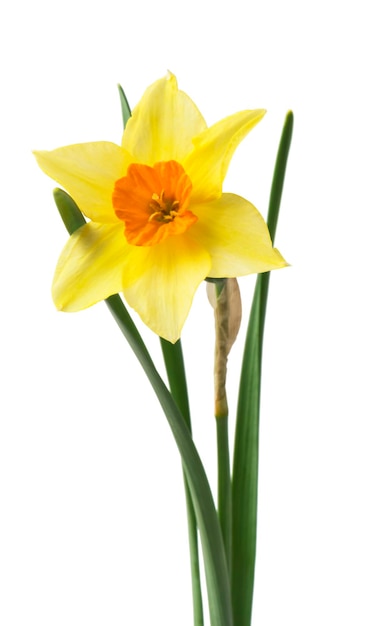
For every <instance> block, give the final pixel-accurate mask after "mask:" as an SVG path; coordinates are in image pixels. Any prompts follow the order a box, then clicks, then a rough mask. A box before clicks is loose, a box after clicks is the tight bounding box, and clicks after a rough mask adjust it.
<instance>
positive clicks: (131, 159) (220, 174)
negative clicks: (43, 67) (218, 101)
mask: <svg viewBox="0 0 381 626" xmlns="http://www.w3.org/2000/svg"><path fill="white" fill-rule="evenodd" d="M264 114H265V111H264V110H262V109H259V110H254V111H241V112H239V113H236V114H234V115H231V116H229V117H227V118H225V119H223V120H221V121H220V122H218V123H216V124H214V125H213V126H211V127H210V128H207V126H206V123H205V121H204V119H203V117H202V116H201V114H200V112H199V111H198V109H197V107H196V106H195V104H194V103H193V102H192V100H191V99H190V98H189V97H188V96H187V95H186V94H185V93H184V92H182V91H179V90H178V88H177V82H176V79H175V77H174V76H173V75H172V74H169V75H168V77H167V78H163V79H161V80H158V81H157V82H155V83H154V84H153V85H151V87H149V88H148V89H147V91H146V92H145V94H144V95H143V97H142V99H141V101H140V102H139V104H138V105H137V107H136V108H135V109H134V110H133V113H132V116H131V118H130V119H129V120H128V122H127V124H126V128H125V131H124V134H123V138H122V145H121V146H118V145H116V144H113V143H110V142H105V141H100V142H95V143H85V144H76V145H71V146H66V147H64V148H59V149H57V150H53V151H51V152H46V151H44V152H36V153H35V155H36V158H37V161H38V164H39V166H40V167H41V169H42V170H43V171H44V172H45V173H46V174H48V175H49V176H50V177H51V178H53V179H54V180H56V181H57V182H58V183H59V184H60V185H62V186H63V187H64V188H65V189H66V190H67V191H68V192H69V194H70V195H71V196H72V197H73V198H74V200H75V201H76V202H77V204H78V206H79V207H80V209H81V211H82V212H83V213H84V215H85V216H86V217H87V218H88V220H89V221H88V222H87V223H86V224H85V225H84V226H82V227H81V228H79V229H78V230H77V231H76V232H75V233H74V234H73V235H72V236H71V237H70V239H69V241H68V242H67V244H66V246H65V247H64V249H63V251H62V253H61V256H60V258H59V261H58V264H57V268H56V272H55V275H54V279H53V299H54V302H55V304H56V306H57V308H58V309H61V310H64V311H78V310H81V309H84V308H86V307H89V306H91V305H92V304H95V303H96V302H99V301H100V300H103V299H105V298H107V297H108V296H110V295H112V294H114V293H119V292H121V291H123V293H124V296H125V298H126V300H127V302H128V304H129V305H130V306H132V307H133V308H134V309H135V310H136V311H137V312H138V314H139V315H140V317H141V318H142V320H143V321H144V322H145V323H146V324H147V326H149V327H150V328H151V329H152V330H153V331H154V332H156V333H157V334H158V335H160V336H162V337H164V338H165V339H168V340H169V341H172V342H175V341H176V340H177V339H178V338H179V336H180V333H181V329H182V327H183V324H184V321H185V319H186V317H187V315H188V312H189V309H190V306H191V303H192V299H193V296H194V293H195V291H196V289H197V287H198V285H199V284H200V283H201V282H202V281H203V280H204V279H205V278H206V277H211V278H227V277H236V276H243V275H245V274H251V273H257V272H266V271H269V270H273V269H276V268H280V267H284V266H285V265H286V262H285V260H284V259H283V257H282V256H281V255H280V253H279V252H278V251H277V250H276V249H274V248H273V247H272V243H271V239H270V236H269V233H268V229H267V226H266V224H265V222H264V220H263V218H262V217H261V215H260V214H259V213H258V211H257V210H256V208H255V207H254V206H253V205H252V204H251V203H250V202H248V201H247V200H245V199H244V198H241V197H240V196H237V195H234V194H231V193H223V192H222V183H223V180H224V178H225V175H226V172H227V168H228V165H229V162H230V159H231V157H232V155H233V153H234V151H235V149H236V147H237V146H238V144H239V143H240V141H241V140H242V139H243V138H244V137H245V136H246V134H247V133H248V132H249V131H250V130H251V129H252V128H253V127H254V126H255V125H256V124H257V122H259V121H260V120H261V118H262V117H263V115H264Z"/></svg>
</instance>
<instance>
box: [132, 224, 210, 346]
mask: <svg viewBox="0 0 381 626" xmlns="http://www.w3.org/2000/svg"><path fill="white" fill-rule="evenodd" d="M209 269H210V257H209V255H208V253H207V252H206V251H205V250H204V249H203V248H202V247H201V246H200V245H199V244H198V243H197V242H195V241H192V240H189V239H188V238H187V236H186V235H179V236H176V237H171V238H169V239H166V240H165V241H164V242H163V243H161V244H158V245H156V246H152V247H148V248H147V247H134V248H133V252H132V253H131V256H130V259H129V264H128V268H127V270H126V273H125V277H124V278H125V284H126V285H127V287H126V288H125V290H124V295H125V298H126V300H127V302H128V304H129V305H130V306H132V307H133V308H134V309H135V310H136V311H137V312H138V314H139V315H140V317H141V318H142V320H143V322H144V323H145V324H146V325H147V326H149V327H150V328H151V330H153V331H154V332H155V333H156V334H157V335H160V337H164V339H167V340H168V341H171V342H172V343H175V342H176V341H177V339H178V338H179V337H180V334H181V329H182V327H183V325H184V322H185V319H186V317H187V315H188V312H189V309H190V307H191V304H192V300H193V296H194V294H195V291H196V289H197V287H198V285H199V284H200V283H201V281H202V280H203V279H204V278H205V277H206V276H208V274H209Z"/></svg>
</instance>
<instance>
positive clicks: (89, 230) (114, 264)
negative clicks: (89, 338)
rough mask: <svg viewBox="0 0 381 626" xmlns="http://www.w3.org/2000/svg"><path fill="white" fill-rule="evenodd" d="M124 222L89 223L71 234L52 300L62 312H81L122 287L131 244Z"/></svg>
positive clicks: (64, 251)
mask: <svg viewBox="0 0 381 626" xmlns="http://www.w3.org/2000/svg"><path fill="white" fill-rule="evenodd" d="M123 230H124V227H123V223H122V222H119V224H96V223H94V222H89V223H88V224H85V225H84V226H82V227H81V228H79V229H78V230H77V231H75V233H74V234H73V235H72V236H71V237H70V239H69V241H68V242H67V244H66V246H65V248H64V249H63V251H62V254H61V256H60V258H59V260H58V264H57V268H56V272H55V275H54V279H53V287H52V293H53V300H54V303H55V305H56V307H57V308H58V309H60V310H62V311H80V310H81V309H86V308H87V307H89V306H91V305H92V304H95V303H96V302H99V301H100V300H104V299H105V298H107V297H108V296H111V295H112V294H114V293H118V292H119V291H122V289H123V272H124V269H125V267H126V265H127V263H128V259H129V253H130V250H131V247H130V246H129V245H128V244H127V242H126V239H125V237H124V234H123Z"/></svg>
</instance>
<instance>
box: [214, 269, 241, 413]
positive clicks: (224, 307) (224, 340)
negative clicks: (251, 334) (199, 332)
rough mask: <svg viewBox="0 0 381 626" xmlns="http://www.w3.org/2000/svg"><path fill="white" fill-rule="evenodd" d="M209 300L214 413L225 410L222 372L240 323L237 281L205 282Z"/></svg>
mask: <svg viewBox="0 0 381 626" xmlns="http://www.w3.org/2000/svg"><path fill="white" fill-rule="evenodd" d="M207 294H208V298H209V302H210V304H211V305H212V307H213V309H214V319H215V329H216V344H215V356H214V394H215V395H214V402H215V415H216V417H225V416H226V415H227V414H228V403H227V398H226V373H227V362H228V356H229V352H230V350H231V348H232V346H233V344H234V342H235V340H236V338H237V335H238V331H239V328H240V325H241V318H242V305H241V295H240V291H239V286H238V281H237V279H236V278H225V279H222V280H220V281H218V282H217V283H214V282H208V283H207Z"/></svg>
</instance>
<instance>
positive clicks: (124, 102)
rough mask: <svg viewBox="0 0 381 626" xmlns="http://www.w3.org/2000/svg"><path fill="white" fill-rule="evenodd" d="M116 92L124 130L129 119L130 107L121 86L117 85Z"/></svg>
mask: <svg viewBox="0 0 381 626" xmlns="http://www.w3.org/2000/svg"><path fill="white" fill-rule="evenodd" d="M118 91H119V98H120V104H121V107H122V118H123V128H124V127H125V126H126V124H127V122H128V120H129V119H130V117H131V109H130V105H129V104H128V100H127V98H126V94H125V93H124V91H123V87H122V86H121V85H118Z"/></svg>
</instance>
